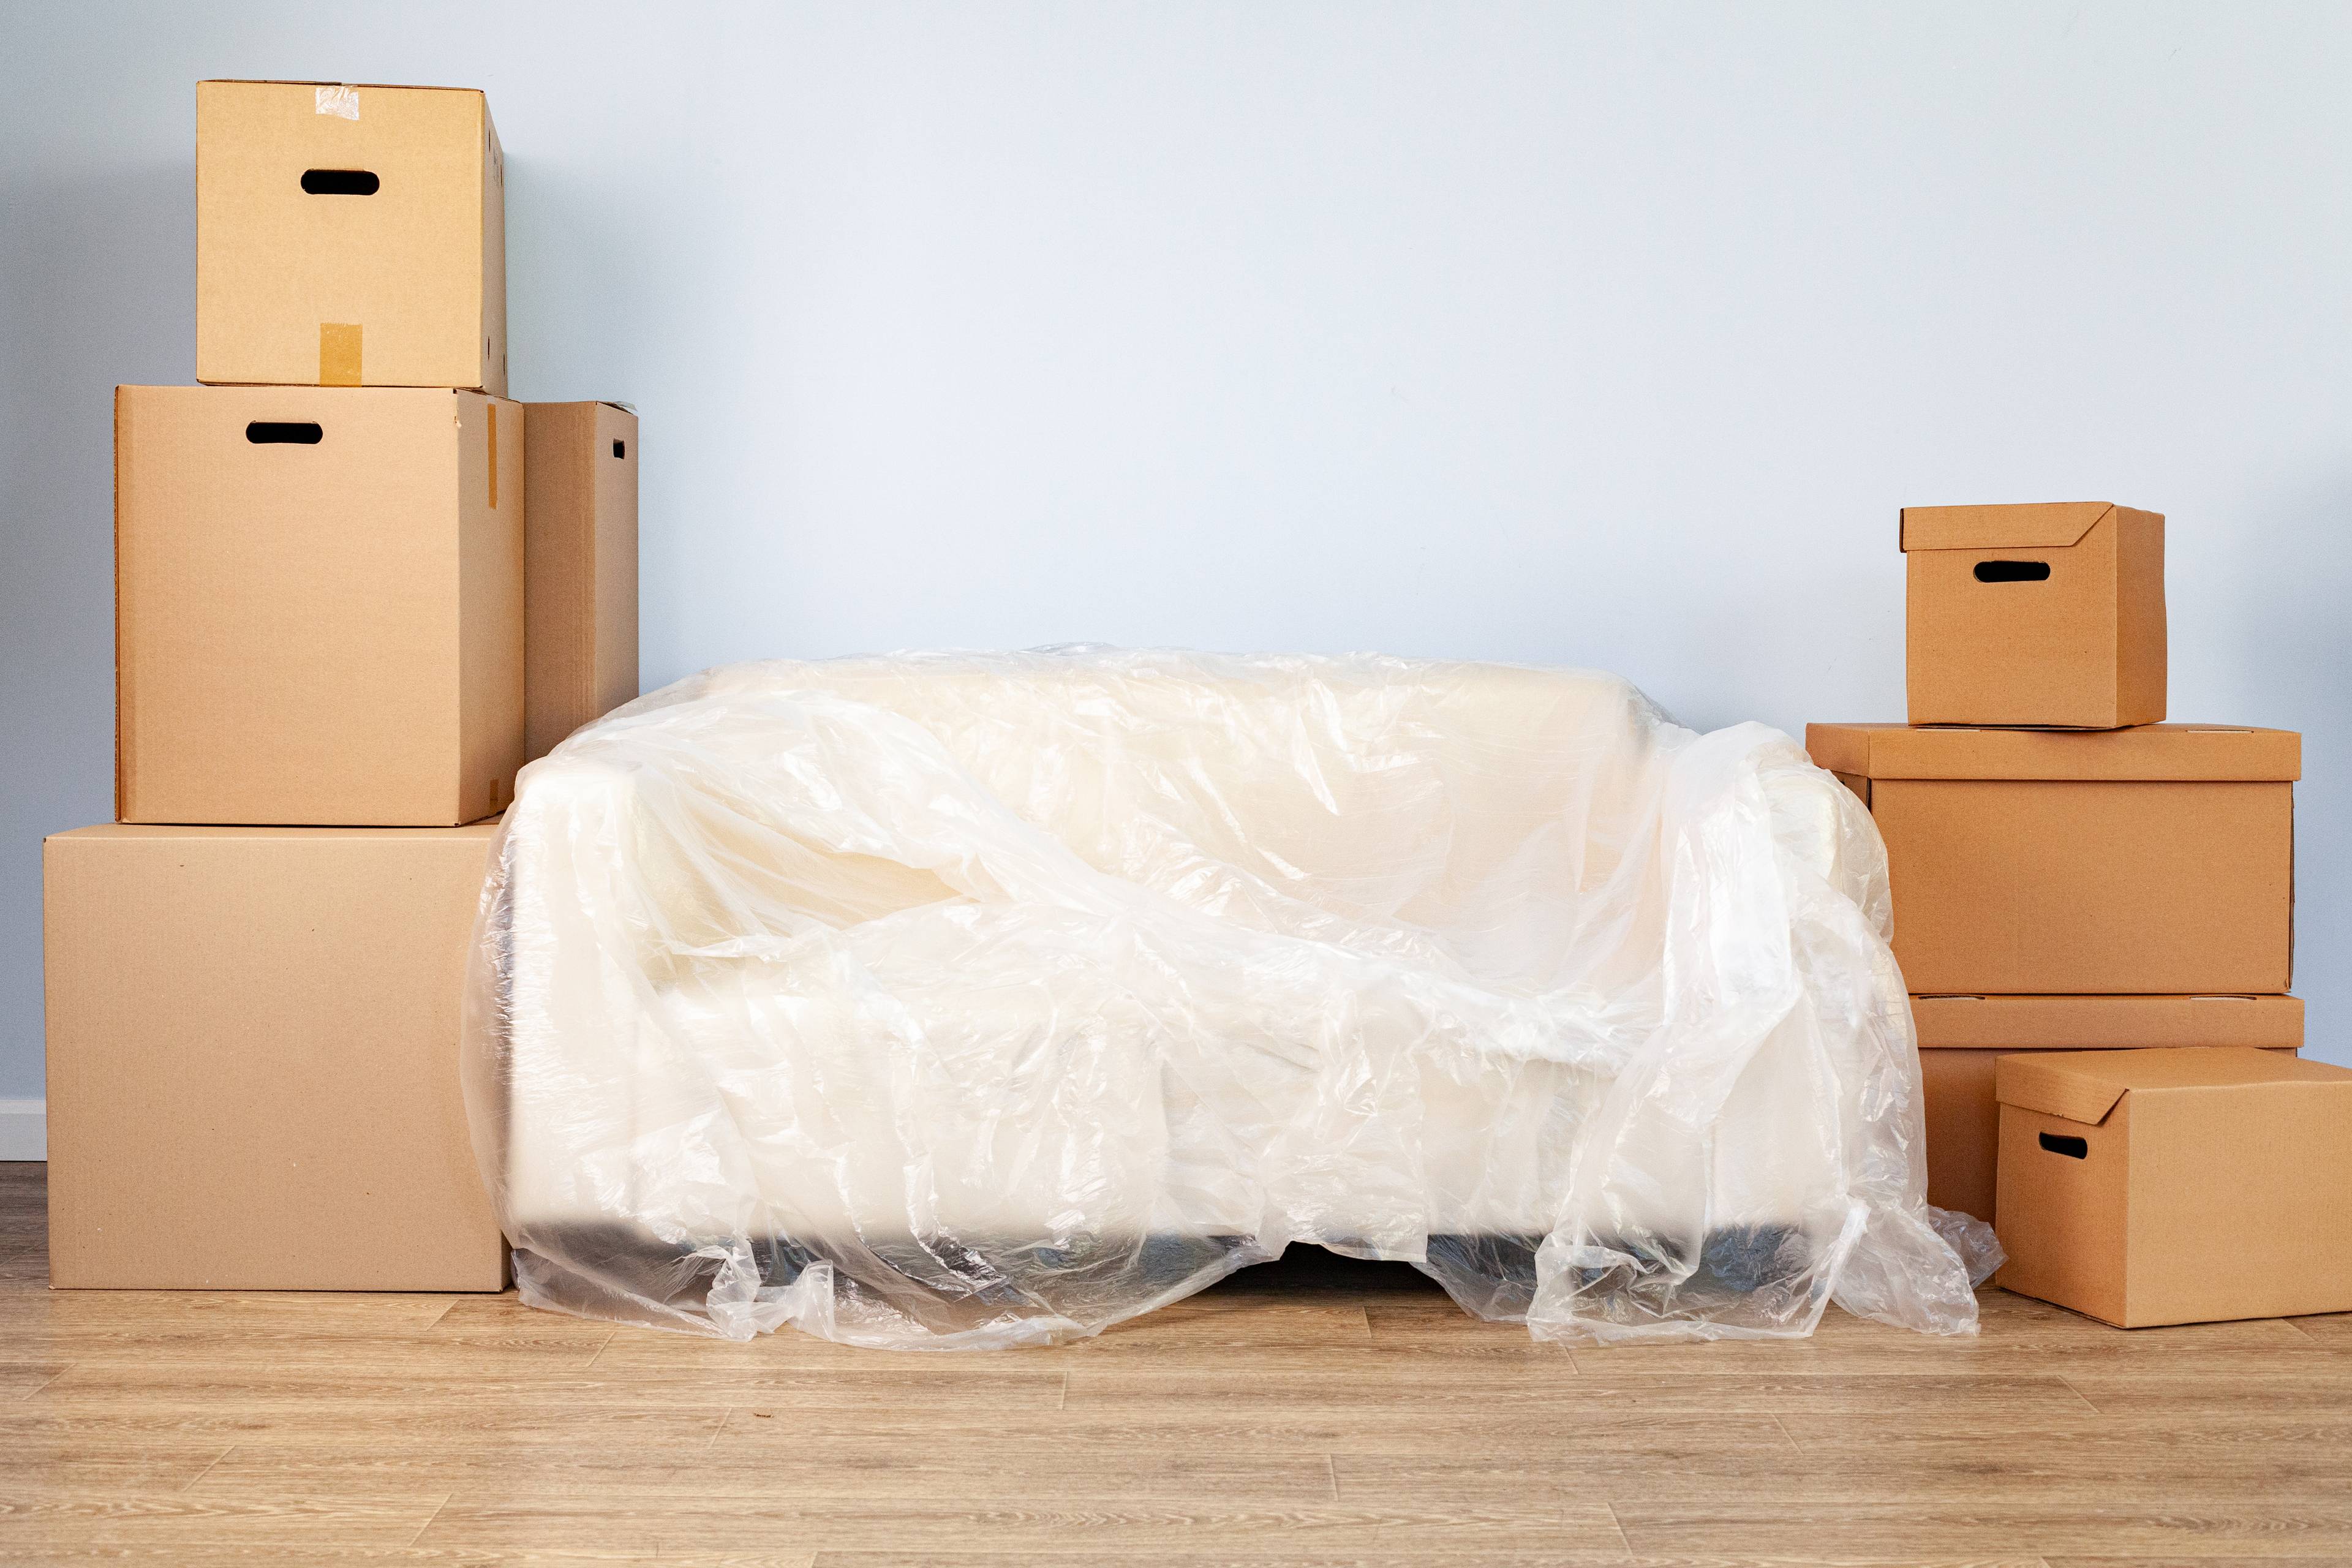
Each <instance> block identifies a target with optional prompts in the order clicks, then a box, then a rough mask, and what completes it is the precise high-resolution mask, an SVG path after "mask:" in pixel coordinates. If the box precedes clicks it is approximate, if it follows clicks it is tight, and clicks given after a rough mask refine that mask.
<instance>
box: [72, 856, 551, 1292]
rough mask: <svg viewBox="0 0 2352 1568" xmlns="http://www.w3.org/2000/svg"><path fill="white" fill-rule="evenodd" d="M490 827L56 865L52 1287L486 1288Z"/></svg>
mask: <svg viewBox="0 0 2352 1568" xmlns="http://www.w3.org/2000/svg"><path fill="white" fill-rule="evenodd" d="M493 826H494V825H492V824H488V823H483V824H478V825H476V826H471V827H460V828H408V829H358V828H240V827H214V828H200V827H143V826H104V827H91V828H84V829H81V830H79V831H78V832H73V833H64V834H59V835H57V836H56V837H52V838H50V839H48V840H47V843H46V844H45V845H44V847H43V857H42V865H43V889H42V894H43V941H44V949H45V952H44V958H45V965H46V973H47V1009H48V1114H49V1252H50V1277H51V1282H52V1283H53V1284H56V1285H60V1286H103V1287H121V1288H130V1289H249V1290H250V1289H289V1290H290V1289H352V1290H495V1289H499V1288H500V1286H501V1284H502V1283H503V1279H504V1270H505V1247H504V1244H503V1242H502V1241H501V1239H500V1238H499V1232H498V1226H497V1225H496V1222H495V1221H494V1219H493V1218H492V1215H491V1212H490V1205H489V1202H488V1197H487V1196H486V1195H485V1194H484V1192H483V1189H482V1184H481V1179H480V1175H479V1173H478V1169H477V1167H476V1164H475V1162H474V1156H473V1150H472V1145H471V1142H470V1140H469V1138H468V1134H467V1123H466V1114H465V1107H464V1103H463V1099H462V1096H461V1093H460V1090H459V1087H458V1070H457V1026H458V1007H459V998H460V994H461V993H460V987H461V984H462V977H463V973H464V965H465V958H466V950H467V943H468V942H469V940H470V937H471V932H472V928H473V921H474V912H475V906H476V902H477V900H478V896H479V892H480V887H481V881H482V875H483V870H484V868H485V864H486V857H487V854H488V847H489V843H490V836H491V833H492V831H493Z"/></svg>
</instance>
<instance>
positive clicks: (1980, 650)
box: [1902, 501, 2166, 729]
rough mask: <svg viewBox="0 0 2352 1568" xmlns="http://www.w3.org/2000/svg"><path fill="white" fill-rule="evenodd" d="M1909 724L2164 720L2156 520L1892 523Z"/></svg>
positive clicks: (2008, 510) (2083, 511)
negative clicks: (1898, 551) (1898, 527)
mask: <svg viewBox="0 0 2352 1568" xmlns="http://www.w3.org/2000/svg"><path fill="white" fill-rule="evenodd" d="M1902 547H1903V559H1904V576H1905V581H1906V612H1905V632H1904V656H1905V681H1906V686H1907V687H1908V688H1909V695H1910V714H1911V722H1913V723H1914V724H2034V725H2054V726H2059V727H2062V728H2063V727H2071V728H2083V729H2114V728H2116V727H2117V726H2120V725H2126V724H2153V723H2155V722H2157V721H2158V720H2161V719H2162V718H2163V717H2164V706H2165V679H2166V670H2165V658H2166V644H2165V622H2164V519H2163V518H2162V517H2161V516H2160V515H2158V513H2156V512H2152V511H2135V510H2132V509H2131V508H2129V507H2123V506H2116V505H2113V504H2111V503H2109V502H2106V501H2069V502H2062V503H2058V504H2053V505H2041V506H1914V507H1906V508H1905V509H1904V510H1903V517H1902Z"/></svg>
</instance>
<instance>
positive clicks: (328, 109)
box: [318, 82, 360, 120]
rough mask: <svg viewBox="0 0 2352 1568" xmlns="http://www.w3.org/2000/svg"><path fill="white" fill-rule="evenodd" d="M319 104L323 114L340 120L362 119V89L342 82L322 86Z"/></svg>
mask: <svg viewBox="0 0 2352 1568" xmlns="http://www.w3.org/2000/svg"><path fill="white" fill-rule="evenodd" d="M318 104H319V112H320V113H321V114H331V115H333V116H334V117H335V118H336V119H338V120H357V119H358V118H359V117H360V89H358V88H355V87H347V86H345V85H343V84H342V83H340V82H338V83H335V84H333V85H331V86H322V87H320V89H319V98H318Z"/></svg>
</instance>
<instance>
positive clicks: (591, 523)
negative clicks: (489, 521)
mask: <svg viewBox="0 0 2352 1568" xmlns="http://www.w3.org/2000/svg"><path fill="white" fill-rule="evenodd" d="M526 416H527V417H528V418H529V420H530V528H529V533H530V547H529V550H530V591H529V606H530V637H529V643H530V678H529V682H528V685H529V691H530V720H529V735H528V743H527V752H528V754H529V755H530V756H531V757H534V758H536V757H541V756H544V755H546V754H547V752H549V751H550V750H551V749H552V748H553V747H554V745H555V743H556V742H559V741H561V740H562V739H563V737H564V736H566V735H568V734H570V733H571V732H572V731H574V730H576V729H578V728H579V727H580V726H581V725H583V724H585V723H587V722H588V721H590V720H592V719H595V718H599V717H601V716H602V715H604V714H605V713H608V712H610V711H612V710H614V708H617V707H619V706H620V705H621V704H622V703H624V702H627V701H629V700H632V699H634V698H635V696H636V695H637V416H635V415H634V414H632V413H630V412H629V411H628V410H626V409H625V408H618V407H615V406H614V405H612V404H609V403H533V404H529V405H526Z"/></svg>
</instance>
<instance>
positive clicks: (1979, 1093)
mask: <svg viewBox="0 0 2352 1568" xmlns="http://www.w3.org/2000/svg"><path fill="white" fill-rule="evenodd" d="M1911 1012H1912V1016H1913V1018H1914V1019H1915V1020H1916V1023H1917V1025H1918V1031H1919V1071H1920V1077H1921V1079H1923V1081H1924V1084H1925V1087H1926V1090H1927V1201H1928V1202H1929V1203H1931V1204H1934V1205H1936V1206H1937V1207H1938V1208H1948V1209H1958V1210H1960V1211H1961V1212H1963V1213H1966V1214H1972V1215H1976V1216H1978V1217H1979V1219H1987V1220H1995V1221H1998V1219H1999V1218H2000V1215H1999V1214H1998V1213H1997V1212H1996V1208H1995V1194H1996V1184H1995V1169H1996V1167H1997V1165H1998V1163H1999V1158H2000V1103H1999V1102H1998V1101H1997V1100H1995V1099H1994V1097H1993V1078H1994V1064H1995V1063H1996V1062H1998V1061H1999V1060H2000V1058H2001V1057H2002V1056H2004V1055H2006V1054H2009V1053H2011V1052H2017V1051H2038V1050H2056V1051H2076V1050H2108V1049H2145V1048H2147V1047H2159V1046H2238V1047H2251V1048H2258V1049H2263V1050H2278V1051H2285V1052H2287V1053H2289V1054H2293V1053H2294V1052H2295V1051H2297V1050H2299V1049H2301V1047H2302V1046H2303V1000H2302V998H2301V997H2297V996H1914V997H1913V998H1912V999H1911Z"/></svg>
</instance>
